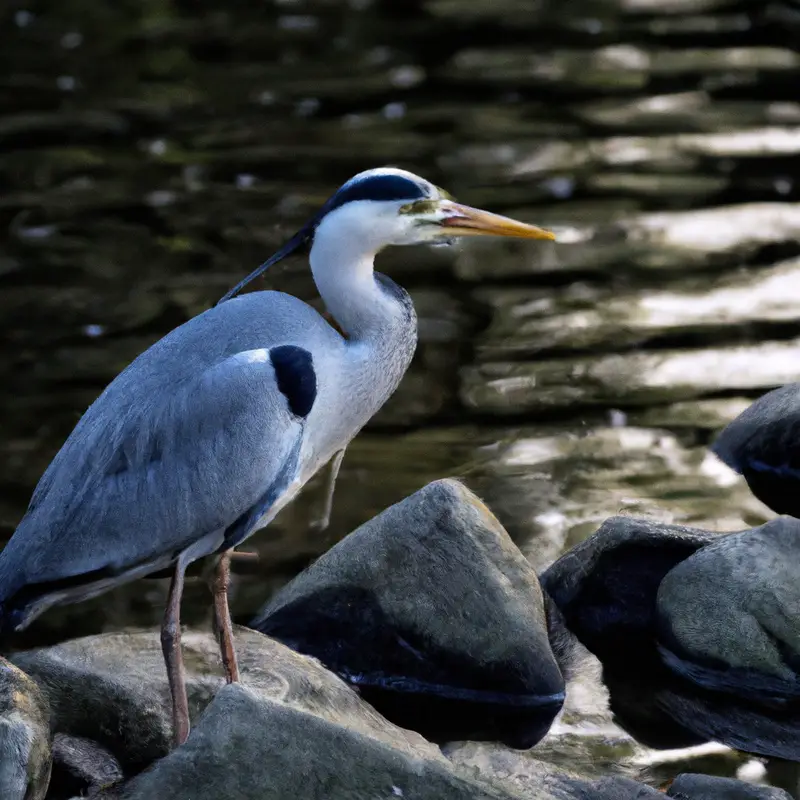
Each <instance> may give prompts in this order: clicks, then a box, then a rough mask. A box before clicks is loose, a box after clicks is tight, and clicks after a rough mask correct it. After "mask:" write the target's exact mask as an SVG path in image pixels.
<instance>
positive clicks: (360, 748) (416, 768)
mask: <svg viewBox="0 0 800 800" xmlns="http://www.w3.org/2000/svg"><path fill="white" fill-rule="evenodd" d="M298 796H301V797H303V798H304V800H306V798H307V800H362V799H363V800H374V799H375V798H386V799H387V800H392V798H396V797H411V798H419V800H425V798H430V800H448V798H452V800H462V798H463V799H464V800H511V798H512V797H513V796H514V795H512V794H511V793H508V792H505V791H503V790H502V789H500V788H494V787H492V786H489V785H485V784H481V783H478V782H477V781H474V780H471V779H469V778H467V777H462V776H457V775H455V774H454V773H453V771H452V770H450V769H448V766H447V764H446V763H442V762H440V761H438V760H436V759H425V758H421V757H419V756H414V755H411V754H409V753H408V752H402V751H400V750H395V749H394V748H393V747H391V746H390V745H388V744H387V743H385V742H381V741H378V740H376V739H374V738H371V737H369V736H367V735H365V734H364V733H363V732H361V731H360V730H357V729H353V728H351V727H349V726H346V725H341V724H337V723H335V722H332V721H330V720H328V719H324V718H321V717H319V716H316V715H315V714H313V713H309V712H307V711H302V710H300V709H298V708H292V707H291V706H287V705H284V704H283V703H280V702H275V701H273V700H269V699H266V698H265V697H263V696H260V695H259V694H258V693H256V692H254V691H252V690H250V689H247V688H246V687H245V686H241V685H232V686H225V687H224V688H223V689H222V690H220V691H219V693H218V694H217V696H216V697H215V698H214V701H213V702H212V703H211V705H210V706H209V707H208V708H207V709H206V711H205V713H204V714H203V716H202V717H201V719H200V720H199V723H198V725H197V727H196V728H195V729H194V730H193V731H192V733H191V734H190V736H189V739H188V740H187V741H186V743H185V744H184V745H183V746H182V747H179V748H178V749H177V750H175V751H173V752H172V753H170V754H169V755H168V756H167V757H166V758H163V759H161V760H160V761H158V762H157V763H156V764H154V765H153V767H152V768H151V769H149V770H148V771H146V772H144V773H143V774H141V775H139V776H137V777H136V778H134V779H133V780H131V781H130V782H129V783H128V784H127V785H125V786H123V787H121V788H120V789H118V790H116V791H114V792H110V793H108V794H105V795H101V797H104V798H108V799H109V800H111V798H114V800H145V799H146V800H161V798H164V799H165V800H166V799H167V798H175V797H180V798H181V800H220V798H225V800H271V799H272V798H274V800H285V798H288V797H298Z"/></svg>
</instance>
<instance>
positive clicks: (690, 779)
mask: <svg viewBox="0 0 800 800" xmlns="http://www.w3.org/2000/svg"><path fill="white" fill-rule="evenodd" d="M667 797H674V798H675V800H791V795H789V793H788V792H785V791H783V789H775V788H773V787H771V786H756V785H755V784H752V783H745V782H744V781H737V780H734V779H731V778H719V777H717V776H714V775H697V774H694V773H691V772H685V773H683V774H682V775H678V777H677V778H675V780H674V781H673V783H672V785H671V786H670V787H669V789H668V790H667Z"/></svg>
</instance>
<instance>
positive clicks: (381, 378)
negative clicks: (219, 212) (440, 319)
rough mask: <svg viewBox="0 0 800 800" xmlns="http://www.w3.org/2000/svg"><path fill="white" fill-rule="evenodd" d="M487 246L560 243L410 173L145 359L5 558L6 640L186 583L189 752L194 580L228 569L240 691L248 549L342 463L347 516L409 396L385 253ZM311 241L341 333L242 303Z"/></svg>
mask: <svg viewBox="0 0 800 800" xmlns="http://www.w3.org/2000/svg"><path fill="white" fill-rule="evenodd" d="M481 234H484V235H497V236H512V237H521V238H528V239H553V238H555V237H554V236H553V234H552V233H550V232H548V231H545V230H543V229H541V228H538V227H535V226H533V225H528V224H524V223H522V222H517V221H515V220H512V219H509V218H507V217H502V216H498V215H495V214H491V213H488V212H485V211H480V210H478V209H474V208H470V207H468V206H464V205H460V204H458V203H456V202H455V201H454V200H453V199H452V198H451V197H450V196H449V195H448V194H447V193H446V192H444V191H443V190H441V189H439V188H438V187H436V186H434V185H433V184H431V183H430V182H428V181H426V180H424V179H423V178H420V177H418V176H416V175H414V174H412V173H410V172H406V171H404V170H400V169H394V168H381V169H373V170H367V171H366V172H362V173H359V174H358V175H356V176H355V177H354V178H351V179H350V180H349V181H347V182H346V183H345V184H344V185H343V186H342V187H341V188H340V189H339V190H338V191H336V192H335V193H334V194H333V196H332V197H330V198H329V199H328V200H327V202H325V204H324V205H323V206H322V208H321V209H320V211H319V212H318V213H317V214H316V215H315V216H314V217H313V218H312V219H311V220H310V221H309V222H308V223H307V224H306V225H305V226H304V227H303V228H302V229H301V230H300V231H299V232H298V233H296V234H295V235H294V236H293V237H292V238H291V239H290V240H289V242H288V243H287V244H286V245H285V246H284V247H283V248H281V250H279V251H278V252H277V253H276V254H275V255H273V256H272V257H271V258H270V259H269V260H268V261H266V262H265V263H264V264H262V265H261V266H260V267H259V268H258V269H256V270H255V272H253V273H252V274H251V275H249V276H248V277H247V278H245V279H244V280H243V281H242V282H241V283H239V284H238V285H237V286H236V287H234V288H233V289H232V290H231V291H230V292H228V293H227V294H226V295H225V297H223V298H222V300H221V301H220V302H219V303H218V304H217V305H216V306H214V307H212V308H210V309H208V310H207V311H205V312H203V313H201V314H199V315H198V316H196V317H194V318H192V319H190V320H189V321H188V322H186V323H184V324H183V325H180V326H179V327H178V328H176V329H174V330H173V331H171V332H170V333H168V334H167V335H166V336H164V338H162V339H160V340H159V341H157V342H156V343H155V344H154V345H152V346H151V347H150V348H149V349H147V350H146V351H145V352H143V353H142V354H141V355H139V356H138V357H137V358H136V359H135V360H134V361H133V362H132V363H131V364H130V365H129V366H128V367H127V368H126V369H125V370H123V371H122V372H121V373H120V374H119V375H118V376H117V377H116V378H115V379H114V380H113V381H112V382H111V383H110V384H109V385H108V386H107V387H106V389H105V390H104V391H103V392H102V394H100V396H99V397H98V398H97V400H96V401H95V402H94V403H93V404H92V405H91V406H90V407H89V408H88V410H87V411H86V412H85V413H84V415H83V416H82V418H81V419H80V420H79V422H78V424H77V425H76V427H75V429H74V430H73V431H72V433H71V434H70V436H69V437H68V438H67V440H66V442H65V443H64V445H63V446H62V448H61V450H60V451H59V452H58V453H57V454H56V456H55V458H54V459H53V461H52V462H51V463H50V465H49V466H48V468H47V470H46V471H45V473H44V475H43V476H42V478H41V479H40V481H39V483H38V485H37V486H36V488H35V490H34V492H33V496H32V498H31V501H30V504H29V506H28V509H27V511H26V513H25V515H24V517H23V519H22V520H21V521H20V523H19V526H18V527H17V529H16V531H15V532H14V534H13V536H12V537H11V539H10V541H9V542H8V544H7V545H6V547H5V549H4V550H3V552H2V553H0V632H8V631H16V630H21V629H23V628H24V627H25V626H27V625H29V624H30V623H31V622H32V620H34V619H35V618H36V617H37V616H38V615H40V614H41V613H42V612H44V611H45V610H46V609H47V608H49V607H51V606H53V605H54V604H56V603H72V602H78V601H81V600H85V599H87V598H90V597H93V596H96V595H98V594H100V593H102V592H105V591H107V590H109V589H111V588H112V587H115V586H117V585H119V584H122V583H124V582H128V581H131V580H134V579H136V578H139V577H142V576H145V575H148V574H152V573H154V572H160V571H163V570H165V569H170V570H171V571H172V583H171V586H170V590H169V597H168V601H167V607H166V612H165V615H164V622H163V625H162V646H163V650H164V658H165V662H166V667H167V674H168V677H169V685H170V690H171V694H172V704H173V706H172V712H173V723H174V732H175V734H174V735H175V742H176V743H178V744H180V743H182V742H183V741H184V740H185V738H186V736H187V735H188V731H189V714H188V705H187V698H186V687H185V675H184V671H183V661H182V656H181V647H180V599H181V594H182V590H183V583H184V574H185V571H186V568H187V566H188V565H189V564H190V563H191V562H193V561H196V560H197V559H200V558H203V557H206V556H212V557H213V558H214V559H215V566H214V580H213V582H212V589H213V594H214V620H215V627H216V630H217V634H218V637H219V642H220V650H221V655H222V661H223V664H224V667H225V674H226V678H227V680H228V682H233V681H236V680H238V669H237V665H236V656H235V651H234V647H233V639H232V632H231V621H230V613H229V610H228V600H227V585H228V577H229V569H230V563H229V562H230V555H231V552H232V550H233V548H235V547H236V546H237V545H239V544H240V543H241V542H242V541H244V540H245V539H246V538H247V537H249V536H250V535H251V534H252V533H253V532H254V531H255V530H257V529H259V528H262V527H264V526H265V525H267V524H268V523H269V522H270V521H271V520H272V519H273V518H274V517H275V515H276V514H277V513H278V512H279V511H280V510H281V509H282V508H283V507H284V506H285V505H286V504H287V503H289V502H290V501H291V500H292V498H293V497H294V496H295V495H296V494H297V492H298V491H299V490H300V488H301V487H302V486H303V484H305V483H306V482H307V481H308V480H309V479H310V478H311V477H312V476H313V475H314V474H315V473H316V472H317V471H318V470H319V469H320V468H321V467H323V466H324V465H325V464H326V463H328V462H332V466H333V468H332V478H331V480H330V484H329V490H328V503H327V505H328V508H327V510H328V511H329V510H330V501H331V497H332V490H333V481H334V480H335V477H336V475H335V473H336V471H337V469H338V464H339V462H340V461H341V454H342V453H343V452H344V449H345V448H346V447H347V445H348V444H349V442H350V441H351V440H352V439H353V437H354V436H355V435H356V434H357V433H358V432H359V431H360V430H361V428H362V427H363V426H364V425H365V424H366V423H367V422H368V420H369V419H370V418H371V417H372V416H373V415H374V414H375V413H376V412H377V411H378V409H379V408H380V407H381V406H382V405H383V404H384V403H385V402H386V400H387V399H388V398H389V396H390V395H391V394H392V393H393V392H394V390H395V389H396V388H397V385H398V384H399V382H400V380H401V378H402V377H403V374H404V373H405V371H406V369H407V368H408V366H409V364H410V362H411V359H412V356H413V354H414V350H415V348H416V341H417V322H416V314H415V312H414V306H413V303H412V302H411V299H410V297H409V295H408V294H407V293H406V292H405V291H404V290H403V289H402V288H400V286H398V285H397V284H396V283H394V282H393V281H392V280H390V279H389V278H388V277H386V276H384V275H382V274H380V273H378V272H375V271H374V269H373V261H374V258H375V255H376V254H377V253H378V252H379V251H380V250H381V249H383V248H384V247H387V246H389V245H411V244H417V243H426V242H427V243H437V242H448V241H449V240H450V239H451V238H452V237H455V236H475V235H481ZM306 244H310V245H311V248H310V255H309V260H310V264H311V271H312V274H313V278H314V281H315V283H316V286H317V289H318V291H319V294H320V296H321V297H322V300H323V301H324V303H325V306H326V307H327V310H328V312H329V313H330V314H331V316H332V317H333V318H334V319H335V320H336V322H337V324H338V326H339V328H340V330H341V333H340V332H339V331H337V330H336V329H334V327H333V326H331V325H330V324H328V322H326V321H325V319H324V318H323V317H322V316H321V315H320V314H319V313H318V312H317V311H316V310H315V309H314V308H312V307H311V306H310V305H308V304H306V303H304V302H302V301H301V300H299V299H298V298H296V297H293V296H291V295H289V294H285V293H282V292H277V291H256V292H251V293H248V294H244V295H240V296H236V295H237V294H238V292H239V291H240V290H241V289H242V288H243V287H244V286H245V285H246V284H247V283H249V282H250V281H252V280H253V279H254V278H256V277H257V276H259V275H260V274H261V273H262V272H264V270H266V269H267V268H268V267H270V266H271V265H273V264H275V263H276V262H278V261H280V260H281V259H283V258H285V257H286V256H288V255H289V254H290V253H292V252H294V251H296V250H297V249H299V248H300V247H301V246H303V245H306Z"/></svg>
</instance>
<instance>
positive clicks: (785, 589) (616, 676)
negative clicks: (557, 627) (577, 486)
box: [542, 517, 800, 761]
mask: <svg viewBox="0 0 800 800" xmlns="http://www.w3.org/2000/svg"><path fill="white" fill-rule="evenodd" d="M798 549H800V521H798V520H795V519H792V518H789V517H781V518H778V519H775V520H772V521H771V522H768V523H767V524H765V525H762V526H760V527H758V528H754V529H751V530H747V531H742V532H739V533H733V534H719V535H715V534H712V533H710V532H706V531H699V530H693V529H686V528H679V527H677V526H672V525H662V524H659V523H656V522H653V521H648V520H634V519H627V518H624V517H616V518H612V519H610V520H608V521H607V522H605V523H604V524H603V526H602V527H601V528H600V529H599V530H598V531H597V532H596V533H595V534H594V535H593V536H592V537H590V538H589V539H587V540H586V541H585V542H583V543H582V544H580V545H578V546H577V547H575V548H573V549H572V550H571V551H570V552H568V553H567V554H566V555H564V556H563V557H562V558H561V559H559V560H558V561H557V562H556V563H555V564H553V565H552V566H551V567H550V568H548V569H547V570H546V571H545V572H544V574H543V575H542V585H543V587H544V588H545V591H546V592H547V593H548V594H549V595H550V596H551V597H552V598H553V600H554V601H555V603H556V605H557V606H558V608H559V610H560V611H561V613H562V615H563V618H564V622H565V624H566V625H567V627H568V628H569V629H570V630H571V631H572V632H573V633H574V634H575V635H576V636H577V637H578V639H579V640H580V641H581V642H582V643H583V644H584V645H585V646H586V647H587V648H588V649H589V650H590V651H591V652H593V653H594V654H595V655H596V656H597V657H598V658H599V659H600V661H601V663H602V665H603V680H604V682H605V684H606V686H607V687H608V689H609V693H610V706H611V710H612V711H613V713H614V715H615V718H616V720H617V721H618V722H619V724H620V725H622V726H623V727H624V728H625V729H626V730H627V731H628V732H629V733H631V735H633V736H634V737H635V738H636V739H638V740H639V741H641V742H643V743H644V744H646V745H648V746H650V747H656V748H672V747H686V746H690V745H694V744H700V743H702V742H706V741H718V742H721V743H722V744H725V745H728V746H730V747H734V748H736V749H738V750H742V751H745V752H749V753H754V754H756V755H761V756H767V757H774V758H782V759H786V760H790V761H792V760H795V761H796V760H800V745H799V744H798V743H800V688H799V687H800V672H799V671H798V666H799V665H800V628H799V627H798V621H797V618H796V617H797V615H796V613H795V610H796V609H797V608H798V604H800V599H798V593H797V587H796V583H797V582H796V580H795V578H796V570H794V569H793V566H792V565H794V564H796V562H797V556H798Z"/></svg>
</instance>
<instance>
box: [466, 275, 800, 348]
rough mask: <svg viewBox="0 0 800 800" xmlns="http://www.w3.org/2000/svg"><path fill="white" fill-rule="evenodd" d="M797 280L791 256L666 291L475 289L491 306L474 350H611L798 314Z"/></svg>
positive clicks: (794, 319) (736, 328) (790, 319)
mask: <svg viewBox="0 0 800 800" xmlns="http://www.w3.org/2000/svg"><path fill="white" fill-rule="evenodd" d="M798 280H800V259H791V260H790V261H786V262H783V263H781V264H778V265H776V266H774V267H770V268H768V269H763V270H758V271H752V272H751V271H748V272H746V273H741V274H734V275H733V276H731V277H727V278H723V279H719V278H714V279H712V280H704V281H702V282H697V283H695V285H691V284H689V285H685V286H683V287H682V288H681V289H677V290H671V291H663V290H662V291H653V290H647V291H642V290H637V291H632V292H620V291H619V290H613V289H608V288H599V287H592V286H586V285H578V286H575V285H573V286H571V287H569V288H567V289H562V290H556V291H553V290H550V291H546V290H541V289H540V290H527V291H526V290H521V289H519V288H517V289H513V290H512V289H486V290H479V291H477V292H476V293H475V294H476V297H477V299H479V300H481V301H483V302H487V303H488V304H489V305H490V307H491V308H492V322H491V324H490V326H489V328H488V329H487V330H486V331H485V332H484V333H483V334H482V335H481V336H480V338H479V339H478V343H477V348H476V350H477V355H478V356H479V357H480V358H481V359H482V360H487V361H488V360H492V359H494V360H497V359H502V358H514V359H518V358H520V357H523V356H532V355H536V354H538V353H540V352H542V351H546V350H550V349H559V350H568V349H598V348H603V349H607V350H615V349H617V348H622V347H629V346H631V345H637V344H641V343H643V342H646V341H648V340H651V339H656V338H658V339H660V340H662V341H663V340H664V339H665V338H666V337H676V336H686V335H692V336H698V335H702V334H703V333H705V334H706V335H708V333H709V332H712V331H714V332H716V331H721V330H723V329H726V332H727V331H730V332H731V333H733V332H734V331H736V332H738V331H740V326H742V325H748V324H754V323H767V322H769V323H779V322H797V321H798V319H800V310H798V307H797V303H796V302H794V299H793V298H792V297H791V296H790V295H788V294H787V292H786V287H787V285H791V284H792V283H794V282H796V281H798ZM737 338H738V336H737Z"/></svg>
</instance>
